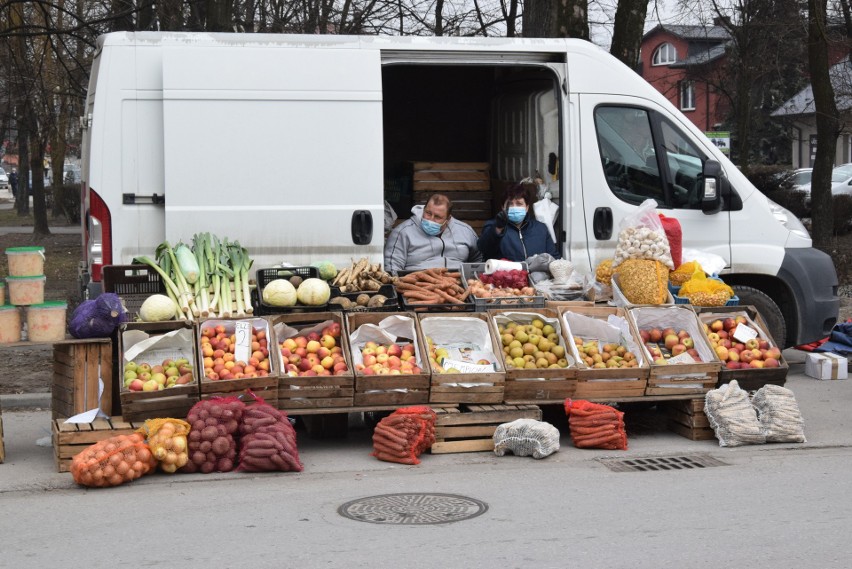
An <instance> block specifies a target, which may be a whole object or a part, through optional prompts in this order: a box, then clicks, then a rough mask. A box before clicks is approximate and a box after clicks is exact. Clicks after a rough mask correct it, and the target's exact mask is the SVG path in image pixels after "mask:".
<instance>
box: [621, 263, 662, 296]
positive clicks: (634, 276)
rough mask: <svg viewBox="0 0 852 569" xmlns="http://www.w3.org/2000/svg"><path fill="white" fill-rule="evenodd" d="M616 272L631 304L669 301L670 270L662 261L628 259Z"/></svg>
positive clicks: (623, 292)
mask: <svg viewBox="0 0 852 569" xmlns="http://www.w3.org/2000/svg"><path fill="white" fill-rule="evenodd" d="M615 272H616V274H618V286H619V288H620V289H621V292H622V294H624V297H625V298H626V299H627V301H628V302H630V303H631V304H663V303H665V302H666V300H667V299H668V292H669V286H668V282H669V270H668V269H667V268H666V266H665V265H664V264H663V263H661V262H660V261H651V260H650V259H627V260H626V261H623V262H622V263H621V264H620V265H619V266H618V269H616V271H615Z"/></svg>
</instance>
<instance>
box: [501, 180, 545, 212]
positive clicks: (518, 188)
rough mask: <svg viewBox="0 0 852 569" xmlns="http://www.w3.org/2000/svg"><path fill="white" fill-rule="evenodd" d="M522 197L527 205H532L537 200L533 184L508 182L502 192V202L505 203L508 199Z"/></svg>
mask: <svg viewBox="0 0 852 569" xmlns="http://www.w3.org/2000/svg"><path fill="white" fill-rule="evenodd" d="M518 198H524V201H525V202H526V203H527V205H528V206H532V204H534V203H535V202H536V201H538V192H536V187H535V185H533V184H520V183H516V184H509V185H508V186H506V190H505V191H504V192H503V203H504V204H505V203H506V202H508V201H511V200H514V199H518Z"/></svg>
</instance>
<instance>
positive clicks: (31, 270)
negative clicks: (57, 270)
mask: <svg viewBox="0 0 852 569" xmlns="http://www.w3.org/2000/svg"><path fill="white" fill-rule="evenodd" d="M6 259H7V260H8V261H9V276H12V277H36V276H39V275H43V274H44V247H10V248H8V249H6Z"/></svg>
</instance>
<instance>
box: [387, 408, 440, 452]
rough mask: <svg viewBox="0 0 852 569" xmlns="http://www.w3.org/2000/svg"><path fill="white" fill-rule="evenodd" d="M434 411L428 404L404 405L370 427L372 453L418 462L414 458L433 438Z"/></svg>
mask: <svg viewBox="0 0 852 569" xmlns="http://www.w3.org/2000/svg"><path fill="white" fill-rule="evenodd" d="M436 418H437V416H436V415H435V412H434V411H433V410H432V409H431V408H429V407H403V408H402V409H397V410H396V411H394V412H393V413H392V414H390V415H389V416H387V417H385V418H384V419H382V420H381V421H379V424H378V425H376V428H375V429H374V430H373V453H372V454H373V456H375V457H376V458H378V459H379V460H384V461H387V462H398V463H400V464H420V460H419V459H418V458H417V457H418V456H420V455H421V454H422V453H423V451H425V450H426V449H428V448H431V446H432V443H434V442H435V419H436Z"/></svg>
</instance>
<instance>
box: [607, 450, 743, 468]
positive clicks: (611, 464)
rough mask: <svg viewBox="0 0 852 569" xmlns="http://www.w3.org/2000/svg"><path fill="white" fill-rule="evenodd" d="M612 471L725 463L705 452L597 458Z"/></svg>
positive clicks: (704, 466) (691, 466)
mask: <svg viewBox="0 0 852 569" xmlns="http://www.w3.org/2000/svg"><path fill="white" fill-rule="evenodd" d="M598 460H599V461H600V462H602V463H603V464H604V465H605V466H606V467H607V468H609V469H610V470H612V471H614V472H647V471H652V470H689V469H692V468H709V467H712V466H727V463H725V462H722V461H721V460H716V459H715V458H713V457H711V456H708V455H706V454H690V455H682V456H655V457H644V458H601V459H598Z"/></svg>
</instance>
